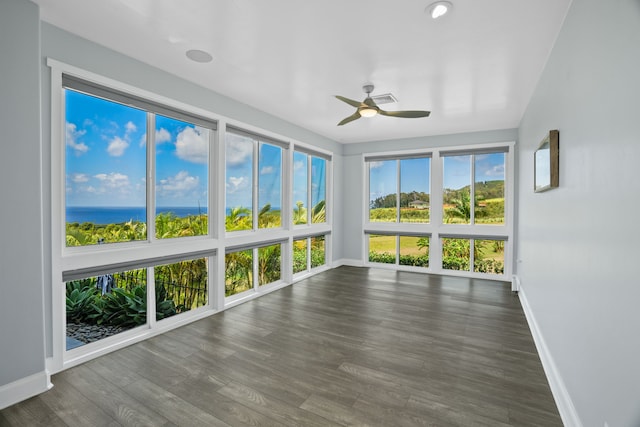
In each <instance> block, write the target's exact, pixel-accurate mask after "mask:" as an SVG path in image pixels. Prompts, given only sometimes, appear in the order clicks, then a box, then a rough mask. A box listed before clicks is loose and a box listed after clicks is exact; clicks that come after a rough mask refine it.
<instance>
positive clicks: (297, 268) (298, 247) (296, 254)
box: [293, 239, 308, 274]
mask: <svg viewBox="0 0 640 427" xmlns="http://www.w3.org/2000/svg"><path fill="white" fill-rule="evenodd" d="M307 241H308V240H307V239H300V240H294V241H293V273H294V274H295V273H300V272H301V271H306V270H307Z"/></svg>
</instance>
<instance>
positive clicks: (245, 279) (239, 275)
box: [224, 249, 253, 296]
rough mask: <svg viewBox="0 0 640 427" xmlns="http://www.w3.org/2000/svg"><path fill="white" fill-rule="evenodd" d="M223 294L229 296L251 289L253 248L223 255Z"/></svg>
mask: <svg viewBox="0 0 640 427" xmlns="http://www.w3.org/2000/svg"><path fill="white" fill-rule="evenodd" d="M224 262H225V267H224V277H225V280H224V294H225V296H231V295H235V294H239V293H240V292H245V291H248V290H249V289H253V250H252V249H248V250H246V251H238V252H231V253H228V254H226V255H225V256H224Z"/></svg>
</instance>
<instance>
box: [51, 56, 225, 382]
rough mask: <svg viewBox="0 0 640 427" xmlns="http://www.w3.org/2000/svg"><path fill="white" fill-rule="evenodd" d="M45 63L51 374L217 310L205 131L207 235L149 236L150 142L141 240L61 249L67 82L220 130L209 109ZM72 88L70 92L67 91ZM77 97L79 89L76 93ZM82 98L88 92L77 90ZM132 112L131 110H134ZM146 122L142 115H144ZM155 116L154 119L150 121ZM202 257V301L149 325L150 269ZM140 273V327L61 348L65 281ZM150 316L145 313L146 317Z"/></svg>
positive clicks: (213, 189) (212, 180)
mask: <svg viewBox="0 0 640 427" xmlns="http://www.w3.org/2000/svg"><path fill="white" fill-rule="evenodd" d="M47 65H48V66H49V67H50V69H51V165H50V166H51V182H50V191H51V256H52V258H51V259H52V262H51V274H52V290H51V295H52V307H51V319H52V342H51V345H52V356H51V357H50V358H49V359H48V360H47V366H48V369H49V370H50V371H51V372H57V371H60V370H63V369H66V368H68V367H71V366H75V365H77V364H79V363H82V362H84V361H86V360H89V359H91V358H94V357H96V356H98V355H101V354H105V353H107V352H109V351H112V350H113V349H115V348H119V347H121V346H124V345H126V344H125V343H126V342H130V341H131V340H140V339H144V338H146V337H148V336H151V335H153V334H156V333H159V332H162V331H165V330H169V329H172V328H174V327H175V326H176V325H178V324H182V323H184V322H185V321H191V320H190V319H197V318H200V317H202V316H205V315H207V313H209V312H211V311H212V310H213V309H215V308H217V307H219V306H220V301H219V296H218V295H217V289H214V287H213V286H212V283H213V280H214V277H215V275H216V274H217V264H216V263H217V261H216V259H217V258H218V256H217V254H218V253H219V240H218V239H217V227H216V223H217V221H219V218H217V216H218V215H217V212H218V211H219V209H218V206H219V204H218V198H217V185H216V180H217V177H216V173H217V172H216V170H215V169H216V168H215V166H216V153H217V151H218V149H217V148H216V147H217V146H218V145H219V132H218V131H216V130H215V129H213V128H209V129H210V132H209V147H208V173H207V175H208V176H207V188H208V208H207V215H208V230H207V234H206V235H200V236H186V237H181V238H176V239H157V238H156V236H155V210H156V206H155V188H156V176H155V167H154V165H155V160H156V159H155V147H154V145H155V144H148V143H147V151H146V188H147V190H146V199H145V200H146V208H147V209H146V210H147V217H146V221H147V239H146V240H139V241H127V242H116V243H110V244H105V245H89V246H77V247H67V246H66V237H65V235H66V227H65V218H66V201H65V200H66V199H65V192H66V190H65V188H66V182H65V174H66V163H65V161H66V160H65V159H66V143H65V125H64V123H65V121H66V114H65V95H64V93H65V90H67V89H66V85H65V84H64V81H66V80H67V79H68V78H69V77H71V78H72V80H73V79H75V80H77V81H81V82H83V84H86V86H85V87H88V88H97V89H96V90H97V91H100V90H106V93H110V94H115V95H114V96H115V97H116V98H117V97H118V96H124V97H125V98H126V97H130V99H133V100H134V101H132V102H133V103H134V104H136V103H138V102H144V101H145V100H146V101H148V105H150V106H154V108H158V109H160V108H161V107H162V106H167V108H166V109H165V110H162V111H156V113H157V114H162V115H166V116H168V117H170V118H175V119H178V120H182V121H186V122H189V123H191V124H195V125H200V124H202V121H204V122H205V123H216V125H217V126H218V128H219V119H218V118H217V117H214V116H213V115H212V114H211V113H209V112H208V111H205V110H202V109H200V108H197V107H194V106H191V105H188V104H184V103H182V102H180V101H177V100H174V99H170V98H166V97H163V96H160V95H157V94H155V93H152V92H148V91H145V90H143V89H139V88H137V87H134V86H130V85H128V84H126V83H122V82H119V81H116V80H113V79H110V78H108V77H104V76H102V75H99V74H96V73H93V72H90V71H86V70H83V69H80V68H77V67H74V66H72V65H68V64H64V63H62V62H59V61H56V60H54V59H51V58H47ZM72 90H75V89H74V88H72ZM80 92H84V91H80ZM84 93H87V92H84ZM87 94H88V95H91V96H97V97H99V98H103V99H107V100H108V101H112V102H117V103H122V98H120V99H112V98H111V97H106V98H105V96H102V95H104V92H100V93H99V94H94V93H91V92H89V93H87ZM136 108H137V107H136ZM146 113H147V117H148V116H149V112H148V111H146ZM154 117H155V116H154ZM191 118H194V119H195V120H191ZM154 124H155V120H149V119H148V118H147V129H146V131H147V141H149V138H150V136H149V135H152V132H153V133H155V132H154V131H155V126H154ZM197 258H207V260H208V261H207V265H208V272H207V295H208V298H207V304H205V305H203V306H201V307H197V308H195V309H193V310H189V311H187V312H185V313H181V314H180V315H179V316H172V317H170V318H167V319H162V320H159V321H156V319H155V310H153V309H152V308H153V307H154V305H155V292H154V290H155V289H154V286H149V284H150V283H151V281H152V280H153V274H152V272H153V269H154V267H155V266H157V265H163V264H167V263H170V262H173V261H182V260H190V259H197ZM137 268H147V269H148V279H147V280H148V283H147V323H146V324H145V325H144V327H138V328H134V329H132V330H129V331H125V332H122V334H118V338H113V337H108V338H105V339H104V340H100V341H98V342H95V343H90V344H87V345H84V346H81V347H78V348H75V349H70V350H66V345H65V336H66V309H65V293H66V292H65V289H64V284H65V280H64V279H65V278H66V279H67V280H68V278H69V277H79V276H84V277H91V276H94V275H97V274H99V273H100V272H105V271H124V270H128V269H137ZM150 313H151V314H153V315H151V314H150Z"/></svg>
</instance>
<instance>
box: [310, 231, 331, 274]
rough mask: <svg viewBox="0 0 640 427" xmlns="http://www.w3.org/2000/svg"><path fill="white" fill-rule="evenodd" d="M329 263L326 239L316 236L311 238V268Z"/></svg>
mask: <svg viewBox="0 0 640 427" xmlns="http://www.w3.org/2000/svg"><path fill="white" fill-rule="evenodd" d="M326 263H327V260H326V255H325V239H324V236H316V237H312V238H311V268H316V267H320V266H321V265H325V264H326Z"/></svg>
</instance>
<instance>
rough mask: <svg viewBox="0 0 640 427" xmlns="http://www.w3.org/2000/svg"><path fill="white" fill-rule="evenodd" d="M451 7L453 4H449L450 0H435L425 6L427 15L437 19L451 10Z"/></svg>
mask: <svg viewBox="0 0 640 427" xmlns="http://www.w3.org/2000/svg"><path fill="white" fill-rule="evenodd" d="M452 7H453V4H451V2H448V1H437V2H435V3H431V4H430V5H429V6H428V7H427V12H428V13H429V15H431V18H433V19H438V18H441V17H443V16H444V15H446V14H447V13H448V12H449V11H451V8H452Z"/></svg>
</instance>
